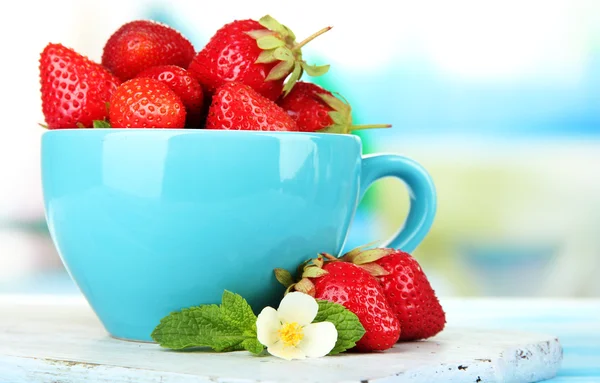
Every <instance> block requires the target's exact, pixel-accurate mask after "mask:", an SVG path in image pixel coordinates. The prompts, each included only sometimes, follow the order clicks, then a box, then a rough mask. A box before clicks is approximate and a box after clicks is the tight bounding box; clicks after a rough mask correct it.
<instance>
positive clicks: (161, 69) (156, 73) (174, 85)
mask: <svg viewBox="0 0 600 383" xmlns="http://www.w3.org/2000/svg"><path fill="white" fill-rule="evenodd" d="M136 77H149V78H153V79H155V80H158V81H160V82H162V83H164V84H165V85H167V86H168V87H169V88H171V89H172V90H173V91H174V92H175V93H176V94H177V95H178V96H179V98H180V99H181V102H183V105H184V106H185V110H186V112H187V117H186V126H187V127H189V128H199V127H200V117H201V114H202V110H203V109H202V106H203V104H204V94H203V93H202V87H201V86H200V84H199V83H198V80H196V78H195V77H193V76H192V75H190V73H189V72H188V71H186V70H185V69H183V68H181V67H178V66H177V65H160V66H155V67H152V68H148V69H146V70H145V71H143V72H141V73H139V74H138V75H137V76H136Z"/></svg>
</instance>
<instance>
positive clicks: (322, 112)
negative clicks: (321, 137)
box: [277, 81, 391, 134]
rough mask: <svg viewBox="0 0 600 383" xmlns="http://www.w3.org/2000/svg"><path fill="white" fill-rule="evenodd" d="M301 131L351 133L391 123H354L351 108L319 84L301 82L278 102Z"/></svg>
mask: <svg viewBox="0 0 600 383" xmlns="http://www.w3.org/2000/svg"><path fill="white" fill-rule="evenodd" d="M277 104H279V105H280V106H281V107H282V108H283V109H284V110H286V111H287V113H288V114H289V115H290V116H291V117H292V118H293V119H294V121H296V125H298V130H300V131H302V132H327V133H342V134H345V133H350V132H352V131H354V130H358V129H373V128H389V127H391V125H387V124H383V125H352V109H351V108H350V105H348V103H347V102H345V100H344V101H342V100H340V99H339V98H337V97H335V96H334V95H333V94H331V92H329V91H327V90H325V89H323V88H321V87H320V86H318V85H315V84H312V83H308V82H302V81H298V82H297V83H296V85H295V86H294V89H292V90H291V92H290V93H289V94H288V95H287V96H282V97H281V98H280V99H279V100H278V101H277Z"/></svg>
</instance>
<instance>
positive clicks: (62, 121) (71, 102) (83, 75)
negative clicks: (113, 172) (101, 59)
mask: <svg viewBox="0 0 600 383" xmlns="http://www.w3.org/2000/svg"><path fill="white" fill-rule="evenodd" d="M39 69H40V83H41V92H42V112H43V114H44V117H45V120H46V124H47V125H48V128H49V129H67V128H78V127H85V128H91V127H92V125H93V121H94V120H104V119H105V118H106V117H107V115H108V112H107V110H106V103H107V102H108V101H109V100H110V97H111V95H112V94H113V93H114V91H115V90H116V89H117V86H118V85H119V80H118V79H117V78H116V77H115V76H113V75H112V74H111V73H110V72H109V71H108V70H106V69H105V68H103V67H102V65H100V64H97V63H95V62H93V61H91V60H89V59H88V58H87V57H85V56H83V55H81V54H79V53H77V52H75V51H74V50H73V49H70V48H66V47H64V46H63V45H61V44H48V45H46V47H45V48H44V50H43V51H42V54H41V56H40V67H39Z"/></svg>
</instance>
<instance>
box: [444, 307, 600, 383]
mask: <svg viewBox="0 0 600 383" xmlns="http://www.w3.org/2000/svg"><path fill="white" fill-rule="evenodd" d="M442 303H444V301H443V300H442ZM445 309H446V311H447V313H448V321H449V322H450V323H452V324H455V325H456V324H457V323H460V324H461V325H465V326H466V325H478V326H481V327H486V328H498V329H509V330H522V331H528V332H541V333H547V334H553V335H556V336H558V337H559V339H560V342H561V344H562V346H563V351H564V359H563V364H562V367H561V369H560V371H559V373H558V375H557V376H556V378H554V379H550V380H547V381H546V382H548V383H575V382H577V383H592V382H594V383H600V300H599V299H578V300H567V299H539V300H533V299H485V300H483V299H467V300H447V301H446V305H445Z"/></svg>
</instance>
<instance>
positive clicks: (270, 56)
mask: <svg viewBox="0 0 600 383" xmlns="http://www.w3.org/2000/svg"><path fill="white" fill-rule="evenodd" d="M280 48H281V47H279V48H277V49H280ZM277 49H270V50H267V51H262V52H260V54H259V55H258V58H257V59H256V61H255V63H256V64H268V63H272V62H274V61H277V58H276V57H275V54H274V52H275V50H277Z"/></svg>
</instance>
